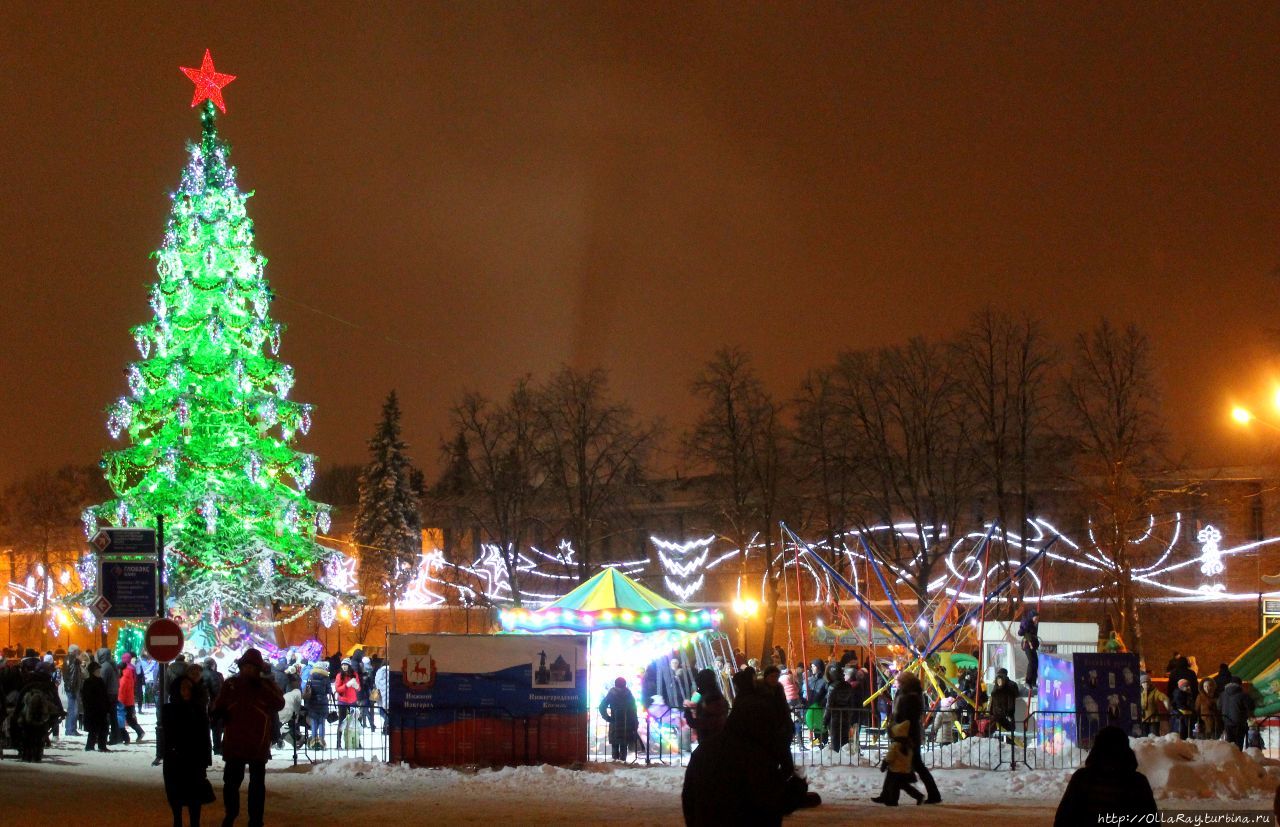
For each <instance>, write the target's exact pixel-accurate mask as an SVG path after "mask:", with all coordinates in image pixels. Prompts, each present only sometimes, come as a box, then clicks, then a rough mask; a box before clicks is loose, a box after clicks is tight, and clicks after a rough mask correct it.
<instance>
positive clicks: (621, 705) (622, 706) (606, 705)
mask: <svg viewBox="0 0 1280 827" xmlns="http://www.w3.org/2000/svg"><path fill="white" fill-rule="evenodd" d="M600 717H601V718H604V719H605V721H607V722H608V724H609V748H610V749H611V750H612V752H613V760H614V761H626V760H627V746H628V745H629V744H630V743H631V742H632V740H634V739H636V738H638V737H639V729H640V721H639V718H638V717H637V716H636V699H635V696H634V695H632V694H631V690H630V689H628V688H627V679H626V678H622V677H619V678H615V679H614V681H613V686H612V687H611V688H610V689H609V691H608V692H606V693H605V696H604V699H603V700H601V701H600Z"/></svg>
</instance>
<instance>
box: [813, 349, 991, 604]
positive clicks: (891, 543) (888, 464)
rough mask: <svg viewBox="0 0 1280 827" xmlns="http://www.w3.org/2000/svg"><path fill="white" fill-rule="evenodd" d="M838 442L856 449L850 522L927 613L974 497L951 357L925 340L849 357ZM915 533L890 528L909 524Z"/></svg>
mask: <svg viewBox="0 0 1280 827" xmlns="http://www.w3.org/2000/svg"><path fill="white" fill-rule="evenodd" d="M831 381H832V393H833V394H834V397H835V404H836V405H837V406H838V409H839V411H838V413H837V415H836V416H837V419H838V422H839V427H838V429H837V430H838V432H839V434H840V435H839V437H838V439H839V440H841V441H843V442H844V444H846V445H848V446H849V448H848V450H847V451H842V455H843V456H844V457H845V458H846V459H845V461H846V462H848V463H849V467H848V469H847V470H848V473H849V475H850V478H851V481H852V490H853V491H854V494H855V496H854V499H853V503H852V507H851V514H850V516H851V518H852V520H853V522H854V524H855V525H856V526H857V527H859V528H861V529H863V535H864V537H866V539H867V541H868V544H869V545H870V546H871V548H872V550H873V551H874V552H875V553H876V554H877V556H878V557H880V558H881V559H884V560H887V561H890V562H892V563H893V564H894V566H895V568H897V569H898V570H899V571H900V572H902V573H903V579H904V581H905V582H906V584H907V586H908V588H910V589H911V590H912V591H913V592H914V593H915V595H916V600H917V604H918V606H919V608H920V609H921V610H923V609H924V607H925V605H926V602H927V585H928V583H929V581H930V580H931V578H932V577H933V573H934V570H935V567H936V566H937V564H938V562H939V561H940V560H941V559H942V557H943V555H945V554H946V552H947V547H948V544H947V542H946V541H945V538H946V536H948V535H949V536H951V537H959V536H961V535H962V534H963V532H964V531H965V528H966V519H967V516H968V515H967V507H968V506H969V505H970V503H971V502H972V497H973V493H974V491H975V489H976V482H977V473H976V471H977V469H976V467H975V464H974V462H973V457H972V452H971V450H970V440H969V436H968V433H967V421H966V417H965V411H964V404H965V402H964V397H963V394H962V393H961V390H960V381H959V377H958V375H957V370H956V367H955V364H954V360H953V359H952V358H951V353H950V351H949V350H948V349H947V348H946V347H943V346H941V345H936V344H930V343H928V342H925V341H924V340H922V339H918V338H917V339H912V340H911V341H910V342H908V343H907V344H906V345H903V346H898V347H890V348H883V349H881V350H878V351H874V352H867V351H861V352H851V353H845V354H842V355H841V356H840V357H839V359H838V361H837V363H836V367H835V369H834V371H833V373H832V377H831ZM904 520H905V521H906V522H909V523H910V524H911V526H912V530H911V531H910V532H909V534H910V535H913V536H910V537H909V536H908V532H902V531H899V530H897V529H894V528H888V529H884V528H882V529H881V530H878V531H873V530H871V529H873V528H875V527H891V526H895V525H896V524H898V523H900V522H902V521H904Z"/></svg>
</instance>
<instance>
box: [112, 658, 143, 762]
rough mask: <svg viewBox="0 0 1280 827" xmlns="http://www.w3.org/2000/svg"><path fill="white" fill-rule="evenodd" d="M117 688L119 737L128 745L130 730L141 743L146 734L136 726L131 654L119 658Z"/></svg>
mask: <svg viewBox="0 0 1280 827" xmlns="http://www.w3.org/2000/svg"><path fill="white" fill-rule="evenodd" d="M118 686H119V696H118V697H117V699H116V718H117V719H118V721H119V724H120V736H121V737H122V738H123V739H124V742H125V743H126V744H127V743H129V730H130V729H132V730H133V732H134V734H135V735H136V736H137V738H138V742H139V743H141V742H142V736H144V735H146V734H147V733H146V732H144V731H143V729H142V727H141V726H140V725H139V724H138V713H137V697H138V672H137V670H136V669H134V668H133V654H132V653H131V652H125V653H124V654H123V655H121V656H120V683H119V685H118Z"/></svg>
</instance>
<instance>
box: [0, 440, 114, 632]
mask: <svg viewBox="0 0 1280 827" xmlns="http://www.w3.org/2000/svg"><path fill="white" fill-rule="evenodd" d="M110 496H111V493H110V489H109V488H108V487H107V484H106V482H105V480H104V479H103V477H102V472H101V471H100V470H98V469H97V468H94V467H92V466H77V465H67V466H64V467H62V468H59V469H57V470H56V471H50V470H47V469H45V470H40V471H37V472H35V473H33V474H31V475H29V476H27V477H25V478H23V479H21V480H19V481H17V482H15V483H13V484H11V485H9V486H7V487H6V488H5V490H4V492H3V494H2V495H0V537H2V538H3V539H2V542H3V543H4V544H5V545H7V546H8V547H9V553H10V554H9V567H10V571H11V575H10V576H11V577H12V578H13V579H14V580H18V579H19V577H20V575H19V573H18V571H17V570H18V569H20V568H23V569H25V570H26V571H27V572H29V576H31V577H32V578H33V579H34V581H35V583H34V589H33V591H34V592H35V597H34V598H33V600H34V602H35V605H37V606H38V607H39V613H40V620H41V623H40V635H41V644H40V645H41V648H42V649H43V648H46V647H47V645H48V626H47V622H48V617H49V601H48V596H49V595H50V594H51V593H54V592H56V591H57V590H58V588H59V586H60V585H61V584H59V583H58V582H57V580H56V577H57V574H58V572H57V571H56V570H57V569H58V568H59V567H66V566H70V565H73V564H74V563H75V561H76V560H77V559H78V558H79V556H80V552H81V551H82V550H83V535H82V534H80V528H79V526H80V514H81V512H82V511H83V510H84V508H85V507H86V506H89V505H91V504H93V503H96V502H101V501H102V500H103V499H106V498H107V497H110Z"/></svg>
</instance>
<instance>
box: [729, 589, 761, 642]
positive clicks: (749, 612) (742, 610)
mask: <svg viewBox="0 0 1280 827" xmlns="http://www.w3.org/2000/svg"><path fill="white" fill-rule="evenodd" d="M759 608H760V604H759V603H757V602H756V601H754V600H752V599H751V598H749V597H746V598H742V597H735V598H734V599H733V613H734V614H736V615H737V616H738V618H739V621H738V623H739V626H740V627H741V629H742V651H743V652H746V651H747V620H748V619H750V618H753V617H755V616H756V610H757V609H759Z"/></svg>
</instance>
